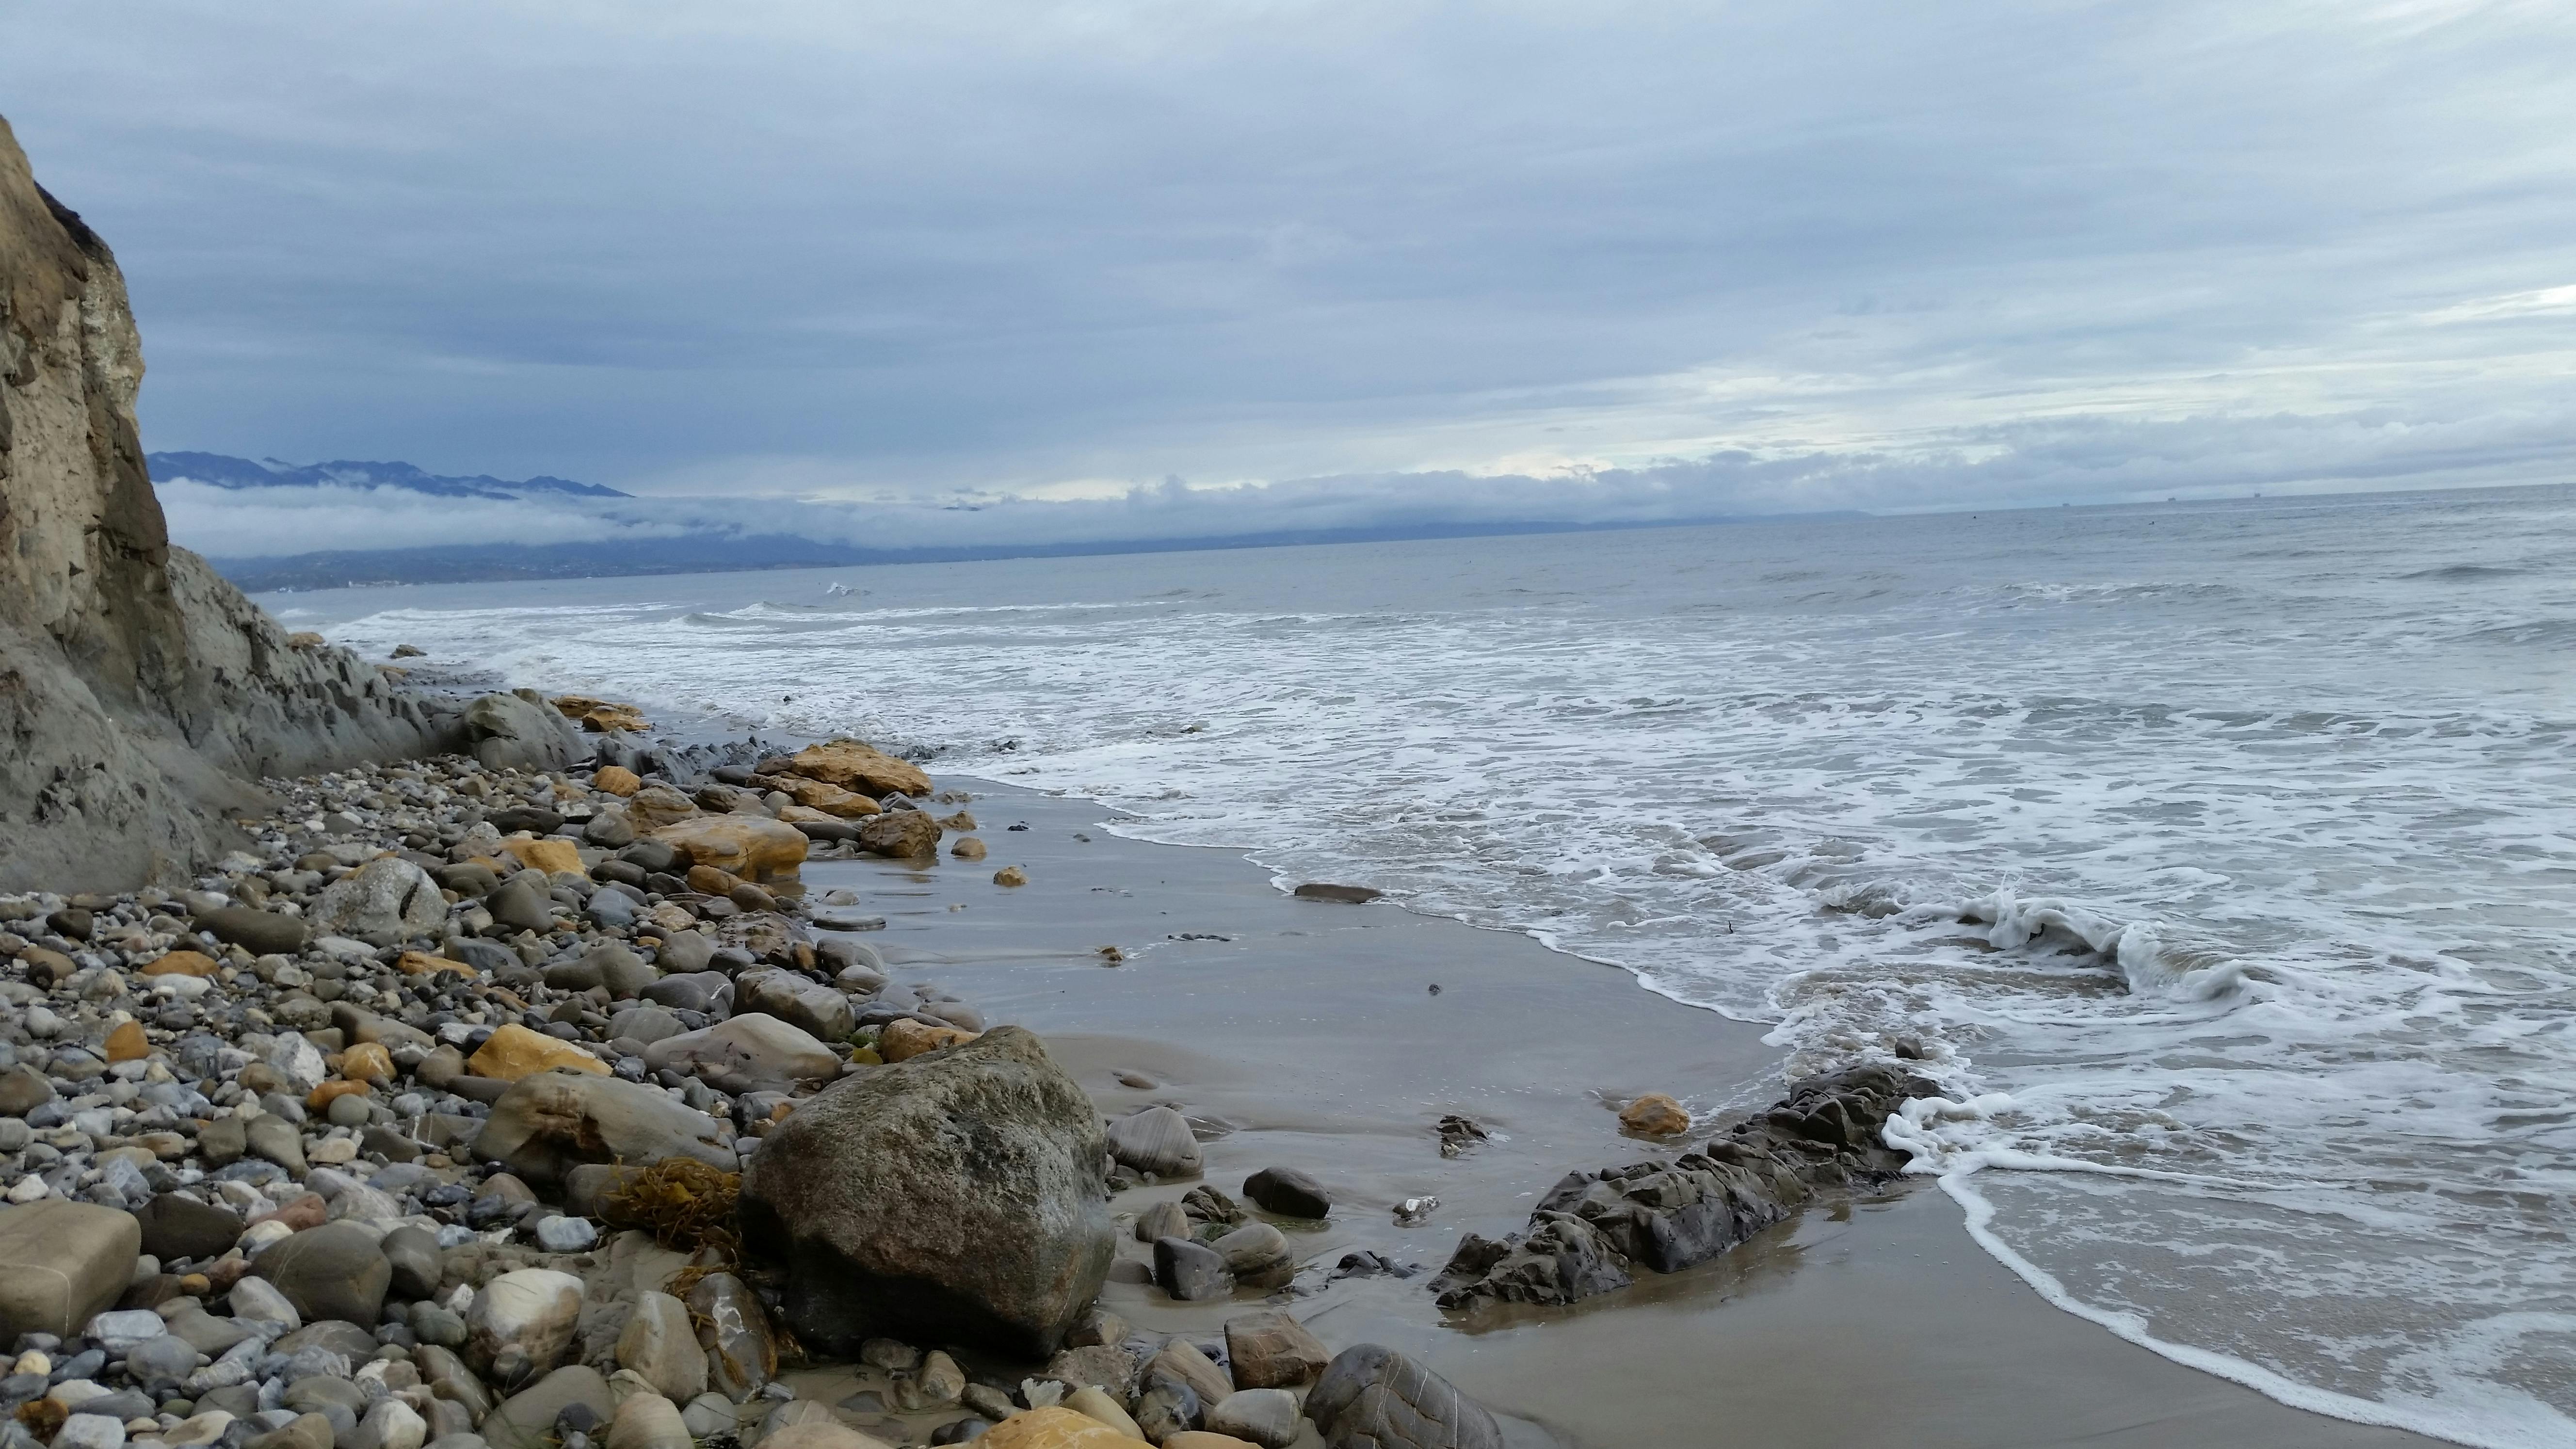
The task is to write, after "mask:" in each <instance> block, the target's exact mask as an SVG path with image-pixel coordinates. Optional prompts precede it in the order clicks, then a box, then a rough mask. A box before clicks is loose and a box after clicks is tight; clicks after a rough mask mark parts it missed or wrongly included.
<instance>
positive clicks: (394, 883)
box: [305, 855, 447, 946]
mask: <svg viewBox="0 0 2576 1449" xmlns="http://www.w3.org/2000/svg"><path fill="white" fill-rule="evenodd" d="M446 919H447V898H446V897H445V896H442V895H440V894H439V893H438V882H436V881H434V880H431V879H430V878H429V872H428V871H425V870H422V869H421V868H420V867H419V866H416V865H414V864H412V863H411V862H410V861H408V860H405V859H403V858H402V857H400V856H397V855H386V856H379V857H377V858H376V859H374V860H371V861H368V862H367V863H366V864H365V865H362V866H360V867H358V869H357V870H356V871H355V872H353V873H351V874H349V875H346V876H342V877H341V878H340V879H338V880H336V881H333V882H332V883H331V885H330V886H329V887H328V888H326V889H325V890H324V891H323V892H322V895H321V898H320V899H319V900H316V901H315V902H314V903H313V909H312V910H311V911H308V912H306V913H305V920H306V921H307V922H309V923H310V924H311V925H312V927H313V929H314V930H315V931H317V932H319V933H320V934H322V935H325V936H350V937H354V938H356V939H358V940H361V941H365V942H368V943H370V944H372V945H379V946H381V945H386V944H388V943H391V942H394V941H400V940H405V939H408V938H410V937H413V936H426V935H428V934H430V933H431V932H433V931H435V930H437V929H438V927H439V925H440V924H441V923H442V922H444V921H445V920H446Z"/></svg>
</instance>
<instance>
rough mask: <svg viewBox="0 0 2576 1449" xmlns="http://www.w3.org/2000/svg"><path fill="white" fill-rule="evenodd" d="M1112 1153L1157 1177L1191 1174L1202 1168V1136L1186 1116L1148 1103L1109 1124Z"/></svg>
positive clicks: (1126, 1162)
mask: <svg viewBox="0 0 2576 1449" xmlns="http://www.w3.org/2000/svg"><path fill="white" fill-rule="evenodd" d="M1109 1155H1110V1156H1112V1157H1115V1158H1117V1159H1118V1160H1119V1161H1120V1162H1121V1163H1123V1164H1125V1165H1126V1166H1129V1167H1132V1168H1134V1169H1136V1170H1137V1171H1138V1172H1150V1173H1152V1174H1153V1175H1154V1176H1156V1177H1164V1178H1170V1177H1189V1176H1193V1175H1195V1174H1196V1173H1197V1172H1198V1170H1199V1139H1198V1137H1197V1135H1196V1134H1194V1133H1192V1132H1191V1131H1190V1120H1189V1119H1188V1118H1187V1117H1184V1116H1182V1115H1181V1114H1180V1113H1178V1112H1175V1111H1173V1110H1172V1109H1171V1108H1169V1107H1148V1108H1146V1109H1145V1110H1143V1111H1141V1112H1137V1113H1134V1114H1132V1115H1130V1116H1126V1117H1121V1118H1119V1119H1118V1120H1117V1121H1115V1122H1112V1123H1110V1124H1109Z"/></svg>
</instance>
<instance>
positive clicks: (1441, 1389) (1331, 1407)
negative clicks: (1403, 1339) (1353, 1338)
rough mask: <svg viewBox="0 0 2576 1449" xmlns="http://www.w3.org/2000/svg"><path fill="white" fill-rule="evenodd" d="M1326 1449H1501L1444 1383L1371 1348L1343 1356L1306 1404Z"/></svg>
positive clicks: (1489, 1425)
mask: <svg viewBox="0 0 2576 1449" xmlns="http://www.w3.org/2000/svg"><path fill="white" fill-rule="evenodd" d="M1306 1417H1308V1418H1310V1419H1313V1420H1314V1421H1315V1427H1316V1428H1318V1429H1320V1430H1322V1431H1323V1434H1324V1443H1325V1444H1326V1445H1328V1446H1329V1449H1503V1429H1502V1426H1501V1425H1500V1424H1497V1423H1495V1422H1494V1416H1493V1415H1492V1414H1491V1413H1488V1412H1487V1411H1486V1409H1485V1406H1484V1405H1482V1404H1479V1403H1477V1402H1476V1401H1475V1400H1473V1399H1471V1398H1468V1397H1467V1396H1466V1395H1465V1394H1462V1393H1460V1392H1458V1390H1457V1389H1456V1388H1454V1387H1452V1386H1451V1384H1450V1382H1449V1381H1448V1380H1447V1379H1444V1378H1442V1377H1440V1375H1438V1374H1435V1373H1433V1372H1432V1371H1431V1370H1429V1369H1427V1368H1424V1367H1423V1366H1422V1365H1420V1364H1418V1363H1415V1362H1414V1361H1413V1360H1411V1359H1409V1358H1406V1357H1405V1356H1404V1355H1403V1354H1400V1353H1397V1352H1396V1351H1395V1350H1394V1349H1391V1348H1384V1347H1380V1346H1379V1345H1377V1344H1374V1343H1363V1344H1358V1345H1356V1346H1354V1347H1351V1348H1346V1349H1344V1350H1342V1351H1341V1353H1340V1354H1339V1355H1338V1356H1336V1357H1335V1358H1334V1359H1333V1361H1332V1362H1331V1363H1330V1364H1328V1365H1326V1366H1325V1368H1324V1376H1323V1377H1322V1378H1319V1379H1317V1380H1316V1381H1315V1389H1314V1392H1312V1393H1310V1394H1308V1395H1307V1396H1306Z"/></svg>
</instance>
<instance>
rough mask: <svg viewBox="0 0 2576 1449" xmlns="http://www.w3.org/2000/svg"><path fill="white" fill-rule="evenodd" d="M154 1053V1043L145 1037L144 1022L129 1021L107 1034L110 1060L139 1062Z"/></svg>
mask: <svg viewBox="0 0 2576 1449" xmlns="http://www.w3.org/2000/svg"><path fill="white" fill-rule="evenodd" d="M150 1055H152V1043H151V1042H150V1041H148V1040H146V1039H145V1038H144V1035H143V1023H141V1022H139V1021H129V1022H125V1023H123V1024H122V1025H120V1026H118V1027H117V1028H116V1030H114V1031H111V1032H109V1033H108V1034H107V1059H108V1060H109V1061H110V1062H139V1061H141V1060H143V1059H144V1058H145V1057H148V1056H150Z"/></svg>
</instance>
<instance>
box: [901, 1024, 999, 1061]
mask: <svg viewBox="0 0 2576 1449" xmlns="http://www.w3.org/2000/svg"><path fill="white" fill-rule="evenodd" d="M975 1038H976V1033H974V1032H970V1031H960V1030H958V1029H957V1028H955V1027H953V1026H925V1025H923V1024H922V1023H920V1022H917V1021H914V1020H913V1019H911V1018H910V1017H899V1018H897V1019H895V1020H893V1021H890V1022H887V1023H886V1024H885V1026H884V1027H883V1028H882V1029H881V1030H879V1031H878V1033H877V1055H878V1056H880V1057H882V1058H884V1059H885V1060H886V1061H887V1062H889V1063H892V1062H904V1061H910V1060H912V1059H913V1058H914V1057H917V1056H921V1055H923V1054H924V1053H926V1052H935V1051H941V1050H944V1049H946V1048H948V1047H953V1046H957V1045H960V1044H962V1043H965V1042H970V1041H973V1040H975Z"/></svg>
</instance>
